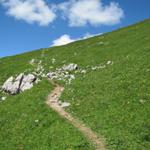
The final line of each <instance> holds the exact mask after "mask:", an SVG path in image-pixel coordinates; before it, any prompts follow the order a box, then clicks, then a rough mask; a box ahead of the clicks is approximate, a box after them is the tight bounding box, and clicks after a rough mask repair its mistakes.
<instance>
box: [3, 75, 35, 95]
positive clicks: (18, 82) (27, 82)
mask: <svg viewBox="0 0 150 150" xmlns="http://www.w3.org/2000/svg"><path fill="white" fill-rule="evenodd" d="M35 81H36V77H35V76H34V75H33V74H28V75H24V74H23V73H21V74H20V75H19V76H17V77H16V78H15V79H14V77H10V78H9V79H7V80H6V82H5V83H4V84H3V86H2V90H3V91H5V92H6V93H9V94H11V95H15V94H17V93H20V92H23V91H25V90H28V89H31V88H32V87H33V83H34V82H35Z"/></svg>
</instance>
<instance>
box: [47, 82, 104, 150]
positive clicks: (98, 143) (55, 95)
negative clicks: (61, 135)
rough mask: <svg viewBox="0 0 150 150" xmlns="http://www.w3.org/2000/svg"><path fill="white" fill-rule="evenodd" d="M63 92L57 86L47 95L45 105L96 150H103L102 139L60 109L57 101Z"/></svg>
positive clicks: (62, 88)
mask: <svg viewBox="0 0 150 150" xmlns="http://www.w3.org/2000/svg"><path fill="white" fill-rule="evenodd" d="M63 91H64V87H61V86H59V85H57V86H56V87H55V89H54V90H53V91H52V92H51V93H50V94H49V96H48V98H47V101H46V103H47V104H48V105H49V106H50V107H51V108H52V109H53V110H54V111H56V112H57V113H58V114H59V115H60V116H61V117H62V118H65V119H66V120H68V121H69V122H70V123H71V124H72V125H73V126H74V127H76V128H77V129H78V130H79V131H80V132H81V133H82V134H83V135H84V136H85V137H86V138H87V139H88V140H89V142H91V143H93V145H94V146H95V149H96V150H105V149H106V148H105V144H104V139H103V138H100V137H98V135H97V134H96V133H95V132H93V131H92V130H91V129H90V128H88V127H86V126H85V124H84V123H82V122H81V121H80V120H79V119H77V118H75V117H73V116H72V115H71V114H70V113H68V112H66V111H65V110H64V108H62V107H61V106H60V105H59V103H58V101H59V98H60V96H61V94H62V92H63Z"/></svg>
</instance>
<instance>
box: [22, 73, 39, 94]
mask: <svg viewBox="0 0 150 150" xmlns="http://www.w3.org/2000/svg"><path fill="white" fill-rule="evenodd" d="M35 80H36V77H35V76H34V75H33V74H28V75H26V76H24V78H23V79H22V82H21V84H20V91H22V92H23V91H25V90H28V89H31V88H32V87H33V82H34V81H35Z"/></svg>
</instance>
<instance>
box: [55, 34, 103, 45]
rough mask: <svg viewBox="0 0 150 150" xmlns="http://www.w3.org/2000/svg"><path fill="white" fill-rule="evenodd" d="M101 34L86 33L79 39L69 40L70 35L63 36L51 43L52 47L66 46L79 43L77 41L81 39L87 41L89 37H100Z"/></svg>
mask: <svg viewBox="0 0 150 150" xmlns="http://www.w3.org/2000/svg"><path fill="white" fill-rule="evenodd" d="M101 34H102V33H99V34H90V33H86V34H85V35H84V36H83V37H81V38H74V39H73V38H71V37H70V35H68V34H64V35H62V36H61V37H59V38H58V39H56V40H54V41H53V42H52V43H53V44H52V46H61V45H66V44H69V43H72V42H75V41H79V40H83V39H87V38H90V37H94V36H97V35H101Z"/></svg>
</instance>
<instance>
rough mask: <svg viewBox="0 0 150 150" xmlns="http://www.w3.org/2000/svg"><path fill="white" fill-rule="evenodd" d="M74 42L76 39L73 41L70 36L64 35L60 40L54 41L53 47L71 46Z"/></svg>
mask: <svg viewBox="0 0 150 150" xmlns="http://www.w3.org/2000/svg"><path fill="white" fill-rule="evenodd" d="M74 41H75V39H71V38H70V36H69V35H67V34H64V35H62V36H61V37H59V38H58V39H56V40H54V41H53V44H52V46H61V45H66V44H69V43H71V42H74Z"/></svg>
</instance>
